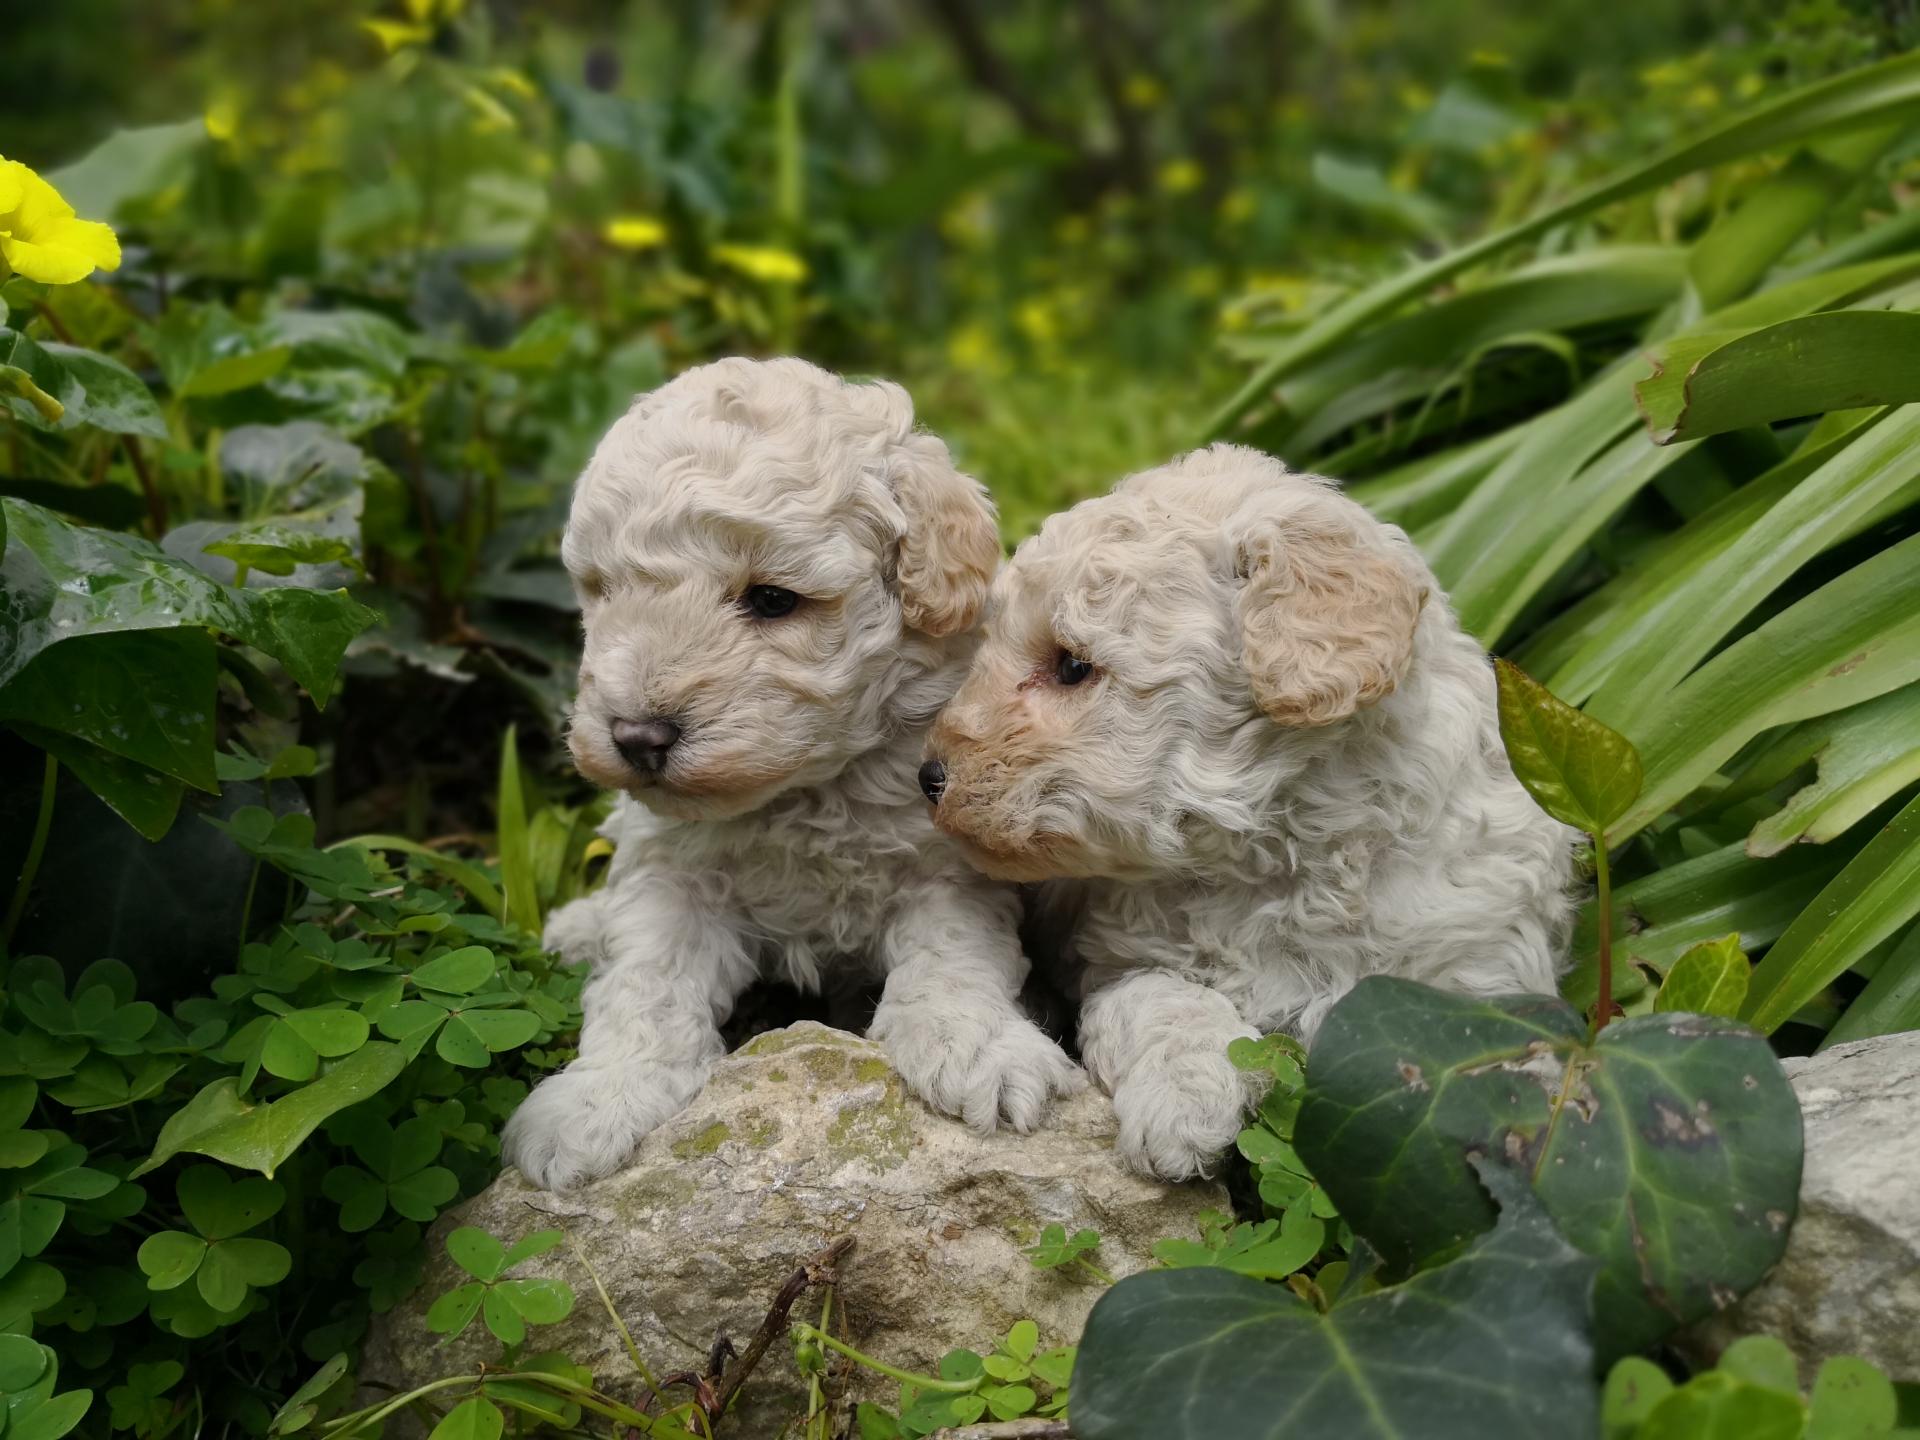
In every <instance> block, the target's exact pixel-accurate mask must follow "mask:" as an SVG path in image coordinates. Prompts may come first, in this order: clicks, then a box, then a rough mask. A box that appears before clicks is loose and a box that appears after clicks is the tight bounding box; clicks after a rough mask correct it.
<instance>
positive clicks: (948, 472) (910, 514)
mask: <svg viewBox="0 0 1920 1440" xmlns="http://www.w3.org/2000/svg"><path fill="white" fill-rule="evenodd" d="M890 475H891V480H892V485H893V496H894V499H895V501H896V502H898V504H899V506H900V509H901V511H902V512H903V513H904V514H905V516H906V522H907V523H906V532H905V533H904V534H903V535H902V536H901V537H900V561H899V567H898V579H899V583H900V610H901V614H902V615H903V616H904V618H905V619H906V622H907V624H908V625H909V626H910V627H911V628H913V629H915V630H918V631H920V632H921V633H922V634H923V635H955V634H958V633H960V632H961V631H963V630H968V629H971V628H972V626H973V625H974V623H975V622H976V621H978V620H979V618H980V611H981V609H982V608H983V607H984V606H985V605H986V603H987V587H988V586H990V585H991V584H992V583H993V576H994V572H995V571H996V570H998V569H999V568H1000V530H999V526H998V525H997V524H996V523H995V520H994V510H993V502H992V501H991V500H990V499H988V498H987V492H986V490H985V489H984V488H983V487H982V486H981V484H980V482H979V481H977V480H975V479H973V478H972V477H971V476H969V475H962V474H961V473H960V472H959V471H958V470H956V469H954V468H953V460H952V457H950V456H949V455H948V454H947V447H946V446H945V445H944V444H942V443H941V442H940V441H939V440H938V439H936V438H935V437H933V436H931V435H913V436H910V437H909V438H908V439H907V440H906V441H905V442H904V443H903V444H901V445H899V446H898V447H896V449H895V450H894V452H893V454H892V456H891V459H890Z"/></svg>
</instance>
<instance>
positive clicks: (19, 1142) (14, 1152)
mask: <svg viewBox="0 0 1920 1440" xmlns="http://www.w3.org/2000/svg"><path fill="white" fill-rule="evenodd" d="M39 1093H40V1087H39V1086H38V1085H36V1084H34V1083H33V1081H32V1080H30V1079H29V1078H27V1077H26V1076H24V1075H19V1076H12V1077H9V1078H7V1079H4V1080H0V1170H18V1169H20V1168H21V1167H22V1166H24V1165H31V1164H33V1162H34V1161H36V1160H38V1159H39V1158H40V1157H41V1156H42V1155H44V1154H46V1153H47V1149H48V1147H49V1146H50V1145H51V1144H52V1135H53V1132H52V1131H50V1130H28V1129H26V1128H24V1127H25V1125H26V1123H27V1121H29V1120H30V1119H32V1118H33V1105H34V1101H35V1100H36V1099H37V1098H38V1096H39Z"/></svg>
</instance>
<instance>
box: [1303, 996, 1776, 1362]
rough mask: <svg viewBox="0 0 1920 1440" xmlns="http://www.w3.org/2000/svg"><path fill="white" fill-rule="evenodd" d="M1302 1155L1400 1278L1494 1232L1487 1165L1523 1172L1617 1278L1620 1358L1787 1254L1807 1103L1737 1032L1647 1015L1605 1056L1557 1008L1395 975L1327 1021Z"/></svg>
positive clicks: (1615, 1344) (1744, 1031) (1599, 1331)
mask: <svg viewBox="0 0 1920 1440" xmlns="http://www.w3.org/2000/svg"><path fill="white" fill-rule="evenodd" d="M1294 1141H1295V1144H1296V1146H1297V1148H1298V1150H1299V1152H1300V1156H1301V1158H1302V1159H1304V1160H1305V1161H1306V1162H1307V1164H1308V1165H1309V1166H1310V1167H1311V1168H1312V1170H1313V1173H1314V1174H1315V1175H1316V1176H1318V1177H1319V1178H1320V1179H1321V1182H1322V1184H1323V1185H1324V1186H1325V1188H1326V1190H1327V1193H1328V1194H1329V1195H1330V1196H1331V1197H1332V1198H1333V1201H1334V1203H1335V1204H1336V1205H1337V1206H1338V1207H1339V1210H1340V1213H1341V1215H1343V1216H1344V1217H1345V1218H1346V1219H1347V1221H1348V1222H1349V1223H1350V1224H1351V1225H1352V1226H1353V1228H1354V1231H1355V1232H1356V1233H1357V1234H1360V1235H1362V1236H1364V1237H1365V1238H1366V1239H1367V1240H1368V1241H1369V1242H1370V1243H1371V1244H1372V1245H1373V1246H1374V1247H1375V1248H1376V1249H1378V1250H1379V1251H1380V1252H1381V1254H1382V1255H1383V1256H1384V1257H1386V1260H1387V1262H1388V1264H1389V1265H1390V1266H1392V1267H1393V1268H1395V1269H1397V1270H1399V1271H1401V1272H1403V1273H1404V1272H1405V1271H1408V1270H1411V1269H1413V1268H1415V1267H1416V1266H1418V1265H1421V1264H1424V1263H1428V1262H1430V1261H1432V1260H1433V1259H1434V1258H1435V1257H1437V1256H1440V1255H1444V1254H1446V1253H1448V1252H1449V1251H1451V1250H1453V1249H1456V1248H1458V1247H1459V1246H1460V1245H1462V1244H1463V1243H1465V1242H1467V1241H1469V1240H1470V1239H1472V1237H1474V1236H1475V1235H1478V1234H1480V1233H1481V1232H1482V1231H1484V1230H1485V1229H1486V1228H1487V1227H1488V1226H1490V1225H1491V1224H1492V1223H1493V1219H1494V1214H1493V1206H1492V1205H1491V1203H1490V1202H1489V1201H1488V1200H1487V1198H1486V1195H1485V1192H1484V1191H1483V1190H1482V1188H1481V1186H1480V1185H1479V1184H1478V1182H1476V1180H1475V1179H1474V1175H1473V1171H1472V1169H1471V1168H1470V1163H1469V1157H1470V1156H1472V1155H1474V1154H1481V1155H1491V1156H1495V1157H1499V1158H1501V1159H1503V1160H1504V1161H1505V1162H1506V1163H1508V1164H1510V1165H1512V1166H1514V1167H1516V1168H1518V1169H1520V1170H1521V1171H1522V1172H1523V1173H1525V1174H1527V1175H1528V1176H1530V1177H1531V1180H1532V1183H1533V1186H1534V1189H1535V1191H1536V1192H1537V1193H1538V1195H1539V1197H1540V1200H1541V1202H1542V1203H1543V1204H1544V1205H1545V1206H1546V1208H1547V1211H1548V1213H1549V1214H1551V1215H1552V1217H1553V1218H1554V1220H1555V1221H1556V1222H1557V1223H1558V1224H1559V1226H1560V1228H1561V1229H1562V1231H1564V1232H1565V1234H1566V1236H1567V1238H1568V1239H1569V1240H1571V1241H1572V1242H1573V1243H1574V1244H1575V1245H1576V1246H1578V1247H1579V1248H1580V1249H1581V1250H1583V1251H1585V1252H1586V1253H1587V1254H1589V1255H1592V1256H1595V1257H1596V1258H1598V1259H1599V1260H1600V1262H1601V1270H1600V1276H1599V1279H1598V1281H1597V1282H1596V1283H1595V1286H1594V1312H1595V1322H1596V1329H1595V1335H1596V1337H1597V1341H1598V1348H1599V1350H1600V1351H1601V1352H1602V1355H1603V1358H1607V1359H1611V1358H1612V1357H1614V1356H1617V1355H1621V1354H1625V1353H1628V1352H1631V1351H1634V1350H1639V1349H1642V1348H1644V1347H1645V1346H1646V1345H1648V1344H1650V1343H1652V1342H1653V1341H1655V1340H1657V1339H1659V1338H1660V1337H1661V1336H1662V1335H1665V1334H1666V1333H1667V1332H1669V1331H1670V1330H1672V1329H1673V1328H1674V1327H1675V1326H1677V1325H1680V1324H1683V1323H1685V1322H1687V1321H1690V1320H1694V1319H1698V1318H1700V1317H1702V1316H1704V1315H1707V1314H1709V1313H1711V1312H1712V1311H1714V1310H1715V1309H1718V1308H1721V1307H1723V1306H1724V1305H1726V1304H1729V1303H1731V1301H1732V1300H1733V1298H1734V1297H1736V1296H1738V1295H1740V1294H1742V1293H1744V1292H1745V1291H1746V1290H1748V1289H1749V1288H1751V1287H1752V1286H1753V1285H1754V1284H1755V1283H1756V1282H1757V1281H1758V1280H1759V1279H1760V1277H1761V1276H1762V1275H1764V1274H1765V1273H1766V1272H1767V1269H1768V1268H1769V1267H1770V1266H1771V1265H1772V1264H1773V1262H1774V1261H1775V1260H1777V1259H1778V1258H1779V1256H1780V1252H1781V1251H1782V1249H1783V1248H1785V1245H1786V1238H1787V1227H1788V1224H1789V1222H1790V1221H1791V1220H1792V1218H1793V1214H1794V1210H1795V1208H1796V1206H1797V1204H1798V1196H1799V1189H1800V1156H1801V1140H1800V1107H1799V1105H1798V1103H1797V1102H1796V1101H1795V1099H1794V1095H1793V1089H1792V1087H1791V1086H1790V1085H1789V1084H1788V1083H1787V1078H1786V1076H1785V1074H1784V1073H1783V1072H1782V1071H1781V1069H1780V1065H1779V1062H1778V1061H1777V1060H1775V1059H1774V1056H1773V1052H1772V1051H1771V1050H1770V1049H1769V1048H1768V1046H1767V1043H1766V1041H1765V1040H1764V1039H1763V1038H1762V1037H1761V1036H1760V1035H1758V1034H1756V1033H1755V1032H1754V1031H1752V1030H1750V1029H1749V1028H1747V1027H1746V1026H1744V1025H1742V1024H1740V1023H1738V1022H1737V1021H1732V1020H1725V1019H1716V1018H1711V1017H1707V1016H1701V1015H1683V1014H1659V1015H1642V1016H1636V1017H1634V1018H1632V1019H1629V1020H1624V1021H1620V1022H1617V1023H1615V1024H1613V1025H1610V1026H1608V1027H1607V1028H1606V1029H1605V1030H1603V1031H1602V1032H1601V1033H1600V1037H1599V1039H1598V1041H1597V1042H1592V1043H1590V1042H1589V1040H1588V1035H1587V1026H1586V1023H1585V1022H1584V1021H1583V1020H1582V1019H1581V1018H1580V1016H1579V1015H1578V1014H1577V1013H1575V1011H1574V1010H1573V1008H1572V1007H1571V1006H1569V1005H1567V1004H1566V1003H1565V1002H1564V1001H1562V1000H1559V999H1555V998H1553V997H1550V996H1509V997H1503V998H1497V999H1473V998H1468V997H1465V996H1458V995H1448V994H1445V993H1443V992H1441V991H1438V990H1433V989H1430V988H1428V987H1426V986H1424V985H1418V984H1415V983H1414V982H1412V981H1410V980H1400V979H1394V978H1390V977H1386V976H1375V977H1372V978H1369V979H1366V980H1363V981H1361V982H1360V984H1359V985H1357V986H1355V987H1354V989H1353V991H1352V992H1351V993H1350V994H1348V995H1347V996H1346V998H1344V999H1343V1000H1341V1002H1340V1003H1339V1004H1338V1005H1336V1006H1335V1007H1334V1008H1333V1010H1332V1011H1331V1012H1330V1013H1329V1014H1328V1016H1327V1019H1326V1022H1325V1024H1323V1025H1322V1026H1321V1028H1320V1032H1319V1034H1318V1036H1316V1038H1315V1040H1314V1046H1313V1057H1312V1062H1311V1063H1310V1064H1309V1065H1308V1067H1307V1093H1306V1099H1305V1101H1304V1103H1303V1104H1302V1105H1301V1108H1300V1116H1299V1120H1298V1122H1297V1125H1296V1128H1295V1131H1294Z"/></svg>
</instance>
